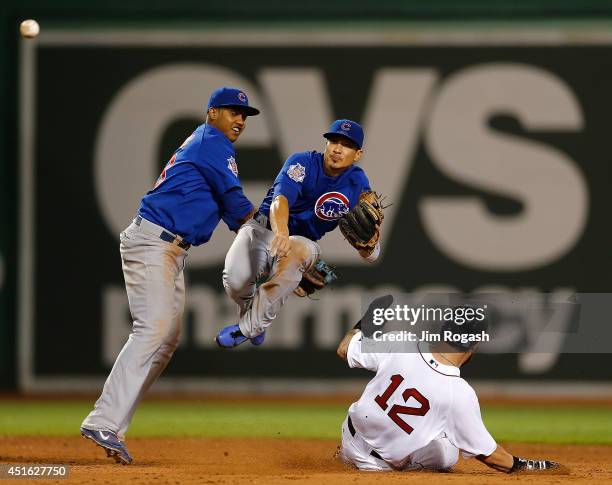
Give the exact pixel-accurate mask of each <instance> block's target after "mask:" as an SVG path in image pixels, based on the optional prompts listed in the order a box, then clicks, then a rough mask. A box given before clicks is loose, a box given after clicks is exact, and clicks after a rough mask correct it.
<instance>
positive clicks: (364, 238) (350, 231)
mask: <svg viewBox="0 0 612 485" xmlns="http://www.w3.org/2000/svg"><path fill="white" fill-rule="evenodd" d="M383 209H384V207H383V205H382V199H381V197H380V195H378V194H377V193H376V192H374V191H369V192H362V193H361V195H360V196H359V202H358V203H357V205H356V206H355V207H353V208H352V209H351V211H350V212H349V213H348V214H346V215H345V216H344V217H342V219H340V222H339V226H340V231H342V234H343V235H344V237H345V238H346V240H347V241H348V242H349V244H350V245H351V246H353V247H354V248H355V249H357V250H359V251H366V252H368V253H371V252H372V251H373V250H374V248H375V247H376V243H378V240H379V239H380V225H381V224H382V222H383V219H384V217H385V216H384V214H383Z"/></svg>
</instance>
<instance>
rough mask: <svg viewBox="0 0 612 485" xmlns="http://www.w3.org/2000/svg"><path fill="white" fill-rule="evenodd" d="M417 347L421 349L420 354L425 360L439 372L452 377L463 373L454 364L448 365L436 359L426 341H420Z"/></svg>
mask: <svg viewBox="0 0 612 485" xmlns="http://www.w3.org/2000/svg"><path fill="white" fill-rule="evenodd" d="M417 348H418V350H419V354H421V357H422V358H423V361H424V362H425V363H426V364H427V365H428V366H429V367H431V368H432V369H433V370H434V371H436V372H437V373H438V374H443V375H445V376H450V377H459V376H460V375H461V371H460V370H459V367H455V366H454V365H446V364H442V363H441V362H439V361H437V360H436V359H434V356H433V355H432V353H431V352H430V351H429V345H428V344H426V343H422V342H419V343H418V344H417Z"/></svg>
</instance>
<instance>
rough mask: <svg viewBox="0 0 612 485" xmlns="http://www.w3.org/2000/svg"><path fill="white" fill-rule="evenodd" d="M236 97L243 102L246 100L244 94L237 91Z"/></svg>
mask: <svg viewBox="0 0 612 485" xmlns="http://www.w3.org/2000/svg"><path fill="white" fill-rule="evenodd" d="M238 99H239V100H240V101H242V102H243V103H246V100H247V97H246V94H244V93H238Z"/></svg>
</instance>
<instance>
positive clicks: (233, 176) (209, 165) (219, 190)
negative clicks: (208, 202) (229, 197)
mask: <svg viewBox="0 0 612 485" xmlns="http://www.w3.org/2000/svg"><path fill="white" fill-rule="evenodd" d="M197 158H198V160H197V161H196V166H197V167H198V170H199V171H200V173H201V174H202V176H203V177H204V178H205V179H206V181H207V182H208V185H210V188H211V189H212V191H213V192H214V193H215V194H216V195H217V196H221V195H222V194H224V193H225V192H228V191H230V190H232V189H235V188H241V185H240V180H239V179H238V165H237V164H236V159H235V156H234V153H233V151H231V150H229V149H227V148H225V147H224V146H223V145H222V144H221V143H219V142H218V141H217V140H215V137H211V138H210V139H209V140H207V142H206V143H203V144H202V145H201V147H200V151H199V153H198V156H197Z"/></svg>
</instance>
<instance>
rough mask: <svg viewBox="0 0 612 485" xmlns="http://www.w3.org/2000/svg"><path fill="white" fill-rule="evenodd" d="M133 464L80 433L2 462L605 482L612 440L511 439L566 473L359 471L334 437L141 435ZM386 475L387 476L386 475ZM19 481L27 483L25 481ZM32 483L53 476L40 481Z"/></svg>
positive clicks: (112, 476)
mask: <svg viewBox="0 0 612 485" xmlns="http://www.w3.org/2000/svg"><path fill="white" fill-rule="evenodd" d="M127 444H128V446H129V449H130V452H131V453H132V455H133V456H134V463H133V464H132V465H130V466H121V465H117V464H115V463H114V462H112V461H111V460H110V459H109V458H106V457H105V455H104V452H103V450H102V449H101V448H99V447H97V446H95V445H94V444H93V443H91V442H90V441H86V440H84V439H82V438H80V437H74V438H70V437H69V438H49V437H8V438H2V440H1V441H0V461H1V462H3V463H47V464H48V463H55V464H60V463H62V464H68V465H70V466H71V472H70V477H69V479H68V480H58V481H55V483H59V484H65V483H96V484H99V483H130V484H133V485H136V484H150V483H154V484H162V483H164V484H165V483H170V484H182V483H204V484H219V485H224V484H236V485H243V484H245V485H246V484H249V485H252V484H262V485H268V484H270V485H275V484H287V483H292V484H295V483H299V484H325V485H336V484H346V483H350V484H355V485H361V484H369V483H377V484H380V483H398V484H399V483H402V484H410V483H415V484H416V483H420V484H422V483H423V480H427V481H428V483H435V484H438V483H442V484H447V483H449V484H450V483H457V484H462V485H465V484H466V483H469V484H485V483H486V484H490V483H493V484H495V483H500V484H501V483H504V484H507V483H508V482H509V481H510V482H511V483H555V484H558V483H568V484H569V483H572V484H583V483H597V484H599V485H601V484H602V483H611V482H612V446H583V445H580V446H575V445H526V444H505V446H506V447H507V449H508V450H509V451H511V452H513V453H514V454H518V455H522V456H527V457H530V458H548V459H552V460H556V461H559V462H561V463H564V464H566V465H567V466H568V467H569V472H568V473H566V474H558V473H557V474H549V473H546V474H543V473H539V474H537V475H535V474H532V475H527V474H525V475H514V476H511V477H509V476H507V475H505V474H502V473H499V472H495V471H492V470H489V469H488V468H486V467H485V466H484V465H482V464H480V463H479V462H477V461H476V460H463V459H461V460H460V462H459V464H458V465H457V466H456V467H455V469H454V470H453V471H452V472H450V473H432V472H387V473H384V474H383V473H375V472H358V471H356V470H352V469H350V468H347V467H345V466H344V465H343V464H342V463H340V462H339V461H338V460H336V459H335V458H334V457H333V455H334V452H335V450H336V447H337V444H338V443H337V442H335V441H322V440H297V439H282V438H269V439H244V438H240V439H238V438H231V439H230V438H222V439H218V438H134V439H129V440H128V443H127ZM382 475H384V476H382ZM18 483H28V481H26V480H19V481H18ZM32 483H50V481H48V480H44V481H42V482H41V480H35V481H32Z"/></svg>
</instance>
